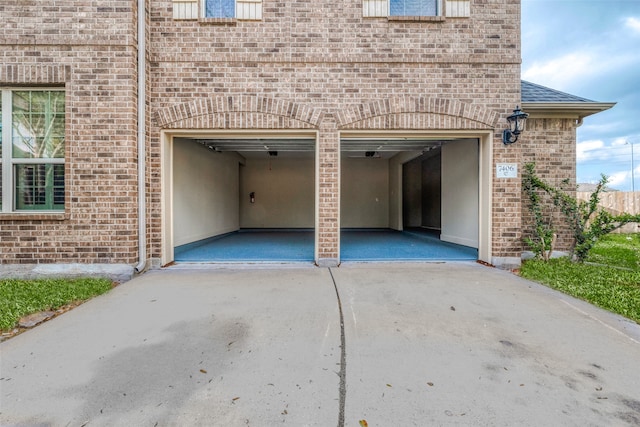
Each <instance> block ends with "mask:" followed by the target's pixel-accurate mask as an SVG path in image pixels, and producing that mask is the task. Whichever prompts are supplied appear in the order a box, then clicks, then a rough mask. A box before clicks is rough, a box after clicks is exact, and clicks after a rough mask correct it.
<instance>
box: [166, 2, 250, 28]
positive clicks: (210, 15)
mask: <svg viewBox="0 0 640 427" xmlns="http://www.w3.org/2000/svg"><path fill="white" fill-rule="evenodd" d="M173 19H179V20H201V21H202V22H203V23H207V22H213V23H216V22H221V23H229V22H232V23H233V22H235V20H236V19H237V20H243V21H259V20H261V19H262V0H173Z"/></svg>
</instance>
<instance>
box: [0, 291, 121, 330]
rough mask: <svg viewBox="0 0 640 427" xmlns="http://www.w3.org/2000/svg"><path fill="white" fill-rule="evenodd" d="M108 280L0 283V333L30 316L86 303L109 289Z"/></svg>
mask: <svg viewBox="0 0 640 427" xmlns="http://www.w3.org/2000/svg"><path fill="white" fill-rule="evenodd" d="M111 287H112V284H111V281H110V280H108V279H44V280H0V330H8V329H11V328H13V327H15V326H16V325H17V323H18V320H19V319H20V318H21V317H23V316H26V315H28V314H31V313H36V312H38V311H44V310H55V309H58V308H60V307H62V306H65V305H67V304H71V303H75V302H79V301H85V300H87V299H89V298H92V297H94V296H96V295H100V294H103V293H105V292H107V291H108V290H109V289H111Z"/></svg>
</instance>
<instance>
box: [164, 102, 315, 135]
mask: <svg viewBox="0 0 640 427" xmlns="http://www.w3.org/2000/svg"><path fill="white" fill-rule="evenodd" d="M230 115H233V116H243V115H246V116H247V117H256V116H260V115H262V116H272V117H273V116H277V117H281V118H285V119H287V120H285V122H286V121H289V120H293V121H297V122H302V123H305V124H307V125H308V126H309V127H312V128H317V127H318V126H319V125H320V122H321V121H322V113H321V111H320V110H317V109H315V108H313V107H309V106H306V105H302V104H298V103H295V102H291V101H287V100H283V99H275V98H267V97H263V96H256V95H229V96H217V97H213V98H203V99H196V100H193V101H190V102H185V103H182V104H177V105H171V106H168V107H164V108H162V109H160V110H158V111H157V112H156V119H157V122H158V125H159V126H160V128H163V129H170V128H176V125H178V124H179V123H182V124H183V123H187V122H193V121H194V119H195V120H196V121H198V120H197V119H198V118H201V117H204V116H218V117H220V116H230ZM268 122H270V123H279V122H282V121H279V120H269V121H268ZM234 123H237V125H238V126H239V127H244V128H248V127H251V126H249V124H248V123H242V120H239V121H234ZM305 127H306V126H305Z"/></svg>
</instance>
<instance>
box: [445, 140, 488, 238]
mask: <svg viewBox="0 0 640 427" xmlns="http://www.w3.org/2000/svg"><path fill="white" fill-rule="evenodd" d="M478 150H479V148H478V141H477V140H475V139H473V140H468V139H467V140H460V141H454V142H451V143H448V144H445V145H443V146H442V234H441V235H440V239H442V240H443V241H445V242H452V243H457V244H459V245H465V246H471V247H473V248H477V247H478V224H479V219H478V215H479V210H478V203H479V199H478V191H479V187H478V171H479V163H478V160H479V154H478Z"/></svg>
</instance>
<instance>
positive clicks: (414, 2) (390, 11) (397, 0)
mask: <svg viewBox="0 0 640 427" xmlns="http://www.w3.org/2000/svg"><path fill="white" fill-rule="evenodd" d="M470 10H471V1H470V0H362V15H363V16H364V17H365V18H379V17H398V16H413V17H427V16H439V17H444V16H446V17H448V18H468V17H469V16H470Z"/></svg>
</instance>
